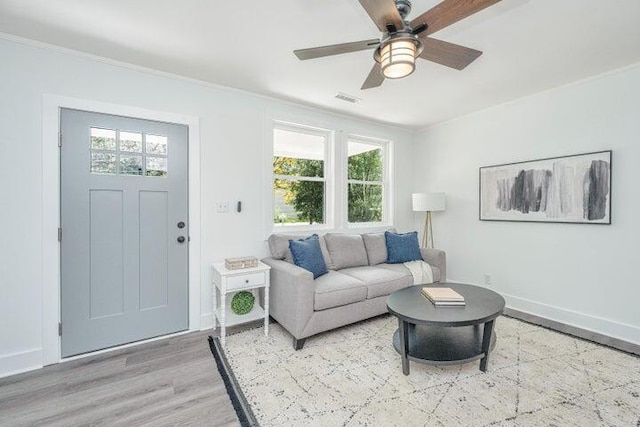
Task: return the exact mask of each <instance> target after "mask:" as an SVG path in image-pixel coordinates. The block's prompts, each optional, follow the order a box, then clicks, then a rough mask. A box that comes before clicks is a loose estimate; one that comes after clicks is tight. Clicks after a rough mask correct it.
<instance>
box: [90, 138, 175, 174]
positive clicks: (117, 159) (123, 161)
mask: <svg viewBox="0 0 640 427" xmlns="http://www.w3.org/2000/svg"><path fill="white" fill-rule="evenodd" d="M90 139H91V141H90V148H91V150H90V151H91V166H90V171H91V173H94V174H107V175H116V174H119V175H145V176H159V177H166V176H167V145H168V138H167V137H166V136H162V135H151V134H145V133H139V132H126V131H121V130H114V129H101V128H93V127H92V128H91V138H90ZM143 146H144V150H143ZM143 159H144V160H143Z"/></svg>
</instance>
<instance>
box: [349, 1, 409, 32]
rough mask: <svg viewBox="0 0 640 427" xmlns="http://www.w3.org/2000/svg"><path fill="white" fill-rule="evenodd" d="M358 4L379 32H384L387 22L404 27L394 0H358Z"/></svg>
mask: <svg viewBox="0 0 640 427" xmlns="http://www.w3.org/2000/svg"><path fill="white" fill-rule="evenodd" d="M360 4H361V5H362V7H364V10H366V11H367V13H368V14H369V16H370V17H371V19H372V20H373V22H375V24H376V25H377V26H378V29H379V30H380V31H381V32H383V33H386V32H387V25H389V24H393V25H395V27H396V28H404V23H403V22H402V18H401V17H400V14H399V13H398V9H396V3H395V1H394V0H360Z"/></svg>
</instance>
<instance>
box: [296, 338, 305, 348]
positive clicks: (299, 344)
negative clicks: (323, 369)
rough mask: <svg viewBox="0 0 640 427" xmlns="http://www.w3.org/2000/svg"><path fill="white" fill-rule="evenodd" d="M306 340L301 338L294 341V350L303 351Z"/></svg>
mask: <svg viewBox="0 0 640 427" xmlns="http://www.w3.org/2000/svg"><path fill="white" fill-rule="evenodd" d="M306 340H307V339H306V338H300V339H299V340H297V339H295V338H294V339H293V349H294V350H302V347H304V342H305V341H306Z"/></svg>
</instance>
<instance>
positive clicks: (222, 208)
mask: <svg viewBox="0 0 640 427" xmlns="http://www.w3.org/2000/svg"><path fill="white" fill-rule="evenodd" d="M216 212H217V213H226V212H229V202H216Z"/></svg>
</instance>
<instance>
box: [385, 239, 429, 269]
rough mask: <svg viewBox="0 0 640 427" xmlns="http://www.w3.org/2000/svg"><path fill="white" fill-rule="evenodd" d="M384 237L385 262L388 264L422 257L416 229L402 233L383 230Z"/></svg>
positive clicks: (416, 259)
mask: <svg viewBox="0 0 640 427" xmlns="http://www.w3.org/2000/svg"><path fill="white" fill-rule="evenodd" d="M384 237H385V240H386V242H387V262H388V263H389V264H398V263H401V262H408V261H418V260H421V259H422V254H421V253H420V244H419V243H418V232H417V231H412V232H409V233H403V234H398V233H391V232H389V231H385V232H384Z"/></svg>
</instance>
